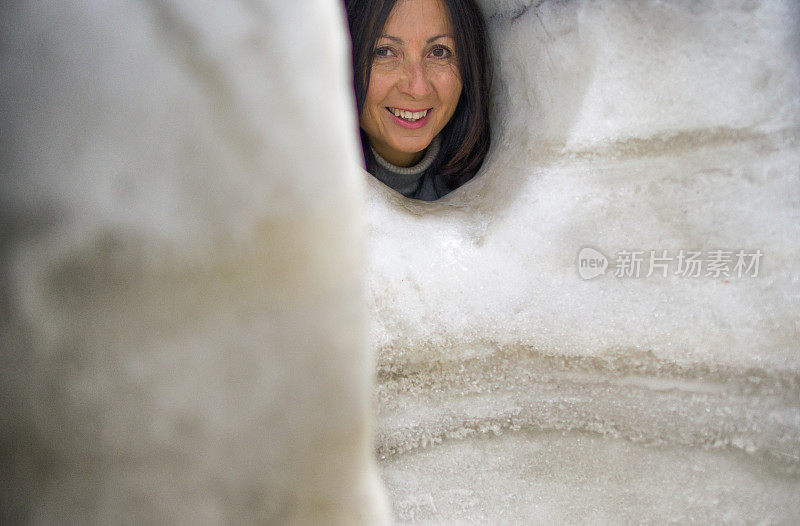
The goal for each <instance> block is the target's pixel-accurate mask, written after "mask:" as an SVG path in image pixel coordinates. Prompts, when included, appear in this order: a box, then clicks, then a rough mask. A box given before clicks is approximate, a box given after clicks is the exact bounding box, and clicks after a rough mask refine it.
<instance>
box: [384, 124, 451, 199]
mask: <svg viewBox="0 0 800 526" xmlns="http://www.w3.org/2000/svg"><path fill="white" fill-rule="evenodd" d="M440 145H441V140H440V139H439V136H438V135H437V136H436V137H434V139H433V141H431V144H430V145H429V146H428V148H427V149H426V150H425V155H424V156H423V157H422V159H421V160H420V161H419V162H418V163H417V164H415V165H414V166H409V167H408V168H403V167H401V166H395V165H393V164H392V163H390V162H389V161H387V160H386V159H384V158H383V157H381V156H380V154H379V153H378V152H376V151H375V148H373V147H372V145H370V149H371V150H372V155H374V156H375V161H376V162H377V163H378V166H377V167H376V169H375V173H374V174H372V175H374V176H375V177H376V178H377V179H378V180H379V181H381V182H382V183H383V184H385V185H386V186H388V187H390V188H393V189H394V190H397V191H398V192H400V193H401V194H403V195H404V196H406V197H411V196H412V195H414V193H415V192H416V191H417V189H418V188H419V186H420V181H421V180H422V177H423V176H424V175H425V172H426V171H427V170H428V168H430V167H431V165H432V164H433V161H434V160H435V159H436V156H437V155H438V153H439V147H440ZM434 198H435V197H434Z"/></svg>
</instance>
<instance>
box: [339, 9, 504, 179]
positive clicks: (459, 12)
mask: <svg viewBox="0 0 800 526" xmlns="http://www.w3.org/2000/svg"><path fill="white" fill-rule="evenodd" d="M395 2H396V0H345V6H346V8H347V22H348V24H349V26H350V36H351V38H352V41H353V70H354V71H353V86H354V88H355V94H356V105H357V106H358V114H359V115H361V112H362V110H363V108H364V101H365V99H366V97H367V90H368V89H369V78H370V71H371V69H372V61H373V59H374V50H375V43H376V42H377V41H378V38H379V36H380V35H381V33H382V31H383V28H384V26H385V25H386V20H387V19H388V18H389V14H390V13H391V11H392V8H394V4H395ZM442 2H443V3H444V5H445V8H446V9H447V12H448V14H449V16H450V22H451V24H452V26H453V36H454V39H455V45H456V56H457V57H458V69H459V73H460V74H461V82H462V86H463V87H462V90H461V97H460V98H459V101H458V105H457V106H456V110H455V113H453V116H452V117H451V118H450V121H449V122H448V123H447V125H446V126H445V127H444V128H443V129H442V131H441V133H440V136H441V139H442V144H441V148H440V150H439V155H438V156H437V158H436V160H435V161H434V165H433V166H434V167H435V168H434V169H435V170H436V173H438V174H439V175H440V176H442V177H444V178H445V181H446V183H447V187H448V188H449V189H450V190H454V189H455V188H458V187H459V186H461V185H462V184H464V183H466V182H467V181H469V180H470V179H472V177H473V176H474V175H475V173H477V171H478V169H479V168H480V167H481V164H482V163H483V159H484V157H486V152H487V151H488V150H489V143H490V130H489V93H490V90H491V84H492V71H491V63H490V57H489V47H488V36H487V31H486V23H485V22H484V19H483V15H482V14H481V11H480V8H479V7H478V6H477V5H476V4H475V0H442ZM361 144H362V147H363V150H364V160H365V162H366V165H367V170H368V171H370V172H373V167H374V165H375V158H374V156H373V155H372V151H371V149H370V148H369V141H368V139H367V137H366V134H365V133H364V132H363V130H362V132H361Z"/></svg>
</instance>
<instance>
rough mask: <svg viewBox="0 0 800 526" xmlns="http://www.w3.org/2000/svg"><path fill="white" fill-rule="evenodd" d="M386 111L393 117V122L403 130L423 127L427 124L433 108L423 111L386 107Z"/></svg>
mask: <svg viewBox="0 0 800 526" xmlns="http://www.w3.org/2000/svg"><path fill="white" fill-rule="evenodd" d="M386 110H387V111H388V112H389V113H390V114H391V115H392V117H394V121H395V122H396V123H397V124H399V125H400V126H402V127H403V128H408V129H417V128H421V127H423V126H425V124H426V123H427V122H428V115H429V114H430V112H431V111H432V110H433V108H428V109H424V110H406V109H402V108H390V107H387V108H386Z"/></svg>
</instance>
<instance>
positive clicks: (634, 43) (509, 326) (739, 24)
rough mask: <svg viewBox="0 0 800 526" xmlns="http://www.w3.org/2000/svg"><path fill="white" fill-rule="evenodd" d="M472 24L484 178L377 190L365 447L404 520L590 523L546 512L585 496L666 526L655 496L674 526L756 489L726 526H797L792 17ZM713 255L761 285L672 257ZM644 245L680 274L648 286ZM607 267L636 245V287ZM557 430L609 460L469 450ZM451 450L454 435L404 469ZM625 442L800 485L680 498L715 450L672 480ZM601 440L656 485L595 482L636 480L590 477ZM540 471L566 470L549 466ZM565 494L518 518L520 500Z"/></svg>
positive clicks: (562, 13) (597, 12) (691, 11)
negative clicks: (487, 67) (485, 142)
mask: <svg viewBox="0 0 800 526" xmlns="http://www.w3.org/2000/svg"><path fill="white" fill-rule="evenodd" d="M483 8H484V12H485V14H486V17H487V20H488V23H489V29H490V32H491V37H492V40H493V43H494V48H495V53H496V64H495V70H496V86H495V92H494V100H493V104H494V106H493V116H494V121H493V124H494V128H493V130H494V144H493V147H492V150H491V152H490V154H489V157H488V159H487V161H486V163H485V166H484V168H483V170H482V173H481V174H480V176H479V177H477V178H476V179H475V180H473V181H471V182H470V183H469V184H467V185H466V186H465V187H463V188H461V189H459V190H457V191H456V192H454V193H452V194H450V195H449V196H447V197H445V198H444V199H443V200H441V201H440V202H436V203H432V204H426V203H418V202H410V201H407V200H404V199H400V198H397V197H396V196H395V195H393V194H391V192H389V191H387V190H386V189H385V188H384V187H382V186H381V185H379V184H377V183H375V182H374V181H373V182H371V184H370V200H369V217H370V241H371V249H372V255H371V268H370V274H369V286H370V291H371V307H372V320H373V326H372V340H373V342H374V344H375V346H376V348H377V350H378V353H379V375H380V382H379V387H378V391H377V398H376V399H377V402H376V403H377V407H378V413H379V420H378V452H379V454H380V455H381V458H383V459H384V475H385V477H386V479H387V481H388V483H389V486H390V492H391V494H392V497H393V500H394V509H395V516H396V518H397V519H398V522H400V523H406V522H408V523H420V524H426V523H440V522H444V523H449V522H448V521H454V522H457V521H458V520H467V519H466V518H467V517H469V516H477V517H486V521H487V522H486V523H507V522H505V521H510V522H512V523H513V522H515V521H524V520H533V522H536V521H537V520H541V521H542V522H551V521H555V522H560V521H564V522H569V523H575V522H578V523H580V522H583V521H586V520H589V521H590V522H592V520H593V519H592V517H593V516H592V515H591V514H590V513H589V508H587V509H586V510H585V513H581V512H580V511H576V510H575V509H574V508H573V509H571V510H570V509H566V508H563V507H560V506H568V503H569V502H577V500H579V498H580V496H581V495H588V494H592V492H593V491H595V489H593V488H597V487H598V486H597V485H598V484H599V487H602V488H608V498H609V499H618V500H612V503H611V504H608V503H605V504H604V505H603V506H602V507H594V508H593V509H595V510H603V509H606V506H608V508H607V509H608V510H609V513H610V514H609V515H602V514H601V515H597V516H594V517H595V518H596V519H597V521H598V522H605V521H609V522H611V523H614V520H613V517H617V519H625V520H628V521H631V522H634V523H646V522H649V521H653V520H656V521H659V520H660V519H656V518H655V517H656V516H654V515H653V511H652V510H654V509H655V507H654V506H653V505H648V504H642V503H647V502H649V503H654V502H656V501H664V500H666V501H667V502H671V503H672V505H674V506H675V508H674V509H677V508H678V507H683V508H685V509H688V510H690V511H688V512H686V514H684V515H668V516H670V517H674V518H676V520H679V521H684V520H685V521H690V520H694V521H700V522H703V521H708V520H710V521H712V522H714V521H721V520H723V518H722V517H723V516H722V515H721V514H719V513H718V512H719V509H718V508H716V507H715V506H716V505H715V504H713V503H714V502H717V503H719V502H721V498H720V494H713V493H714V491H715V490H712V489H709V491H708V493H706V494H703V493H702V492H700V493H697V494H695V495H691V494H688V493H685V488H689V487H695V486H698V485H703V484H705V487H706V488H723V489H724V490H723V489H720V490H719V492H720V493H722V492H727V494H729V495H730V494H732V493H736V492H739V493H737V494H740V495H749V496H750V497H752V498H751V499H750V500H747V499H744V500H743V501H744V502H747V503H748V505H747V506H746V507H745V508H746V509H740V508H737V510H739V511H733V512H732V513H733V515H731V517H729V520H733V521H734V522H736V521H742V522H749V521H753V522H758V521H760V520H766V522H768V523H769V522H777V523H783V522H793V521H795V520H797V517H798V516H800V510H798V507H797V504H796V502H795V503H794V504H792V499H793V497H791V496H792V495H796V494H797V491H798V487H800V482H799V481H798V479H797V478H796V476H797V473H798V465H799V464H798V459H800V404H799V403H798V399H800V386H799V385H798V384H799V382H798V375H799V374H800V343H799V342H800V263H799V261H800V242H799V241H800V148H798V140H800V31H798V27H800V4H798V3H797V2H794V1H777V2H766V1H764V2H750V1H747V2H744V1H742V2H734V1H729V2H728V1H726V2H714V3H707V2H706V3H697V2H683V1H669V2H634V3H631V2H624V1H604V2H583V1H573V2H529V1H528V2H523V1H503V0H498V1H485V2H483ZM584 247H591V248H593V249H595V250H598V251H599V252H601V253H602V254H603V255H604V256H605V257H606V258H607V260H608V264H609V267H608V268H607V270H606V273H605V274H604V275H600V276H597V277H595V278H594V279H582V277H581V276H580V275H579V272H578V253H579V251H580V250H581V249H582V248H584ZM718 249H721V250H724V251H731V252H734V253H735V252H736V251H738V250H743V251H745V252H746V253H754V252H755V251H757V250H760V251H761V253H762V254H763V257H762V258H761V260H760V269H759V272H758V275H757V276H752V275H749V276H747V275H745V276H742V277H738V276H737V275H736V274H735V273H734V274H732V275H730V276H725V275H719V276H718V277H713V274H714V273H713V272H711V275H710V276H709V275H707V273H708V270H709V269H708V267H707V266H705V264H704V266H703V267H702V271H701V275H700V276H698V277H688V276H684V275H682V274H681V273H679V272H678V270H679V269H678V267H677V263H678V262H677V261H676V260H675V259H674V258H676V257H677V256H678V254H679V253H680V251H681V250H684V251H685V252H688V251H700V252H702V258H707V257H708V254H709V253H710V252H712V251H715V250H718ZM651 250H654V251H656V254H657V255H662V251H667V257H672V258H673V260H672V261H670V262H669V263H668V268H667V275H666V276H663V275H662V272H661V271H660V270H658V269H657V270H656V271H655V272H654V273H653V274H652V275H650V277H646V275H647V274H648V271H649V268H648V261H647V258H648V256H649V255H650V254H649V251H651ZM620 251H643V254H642V256H643V259H644V261H643V262H642V264H641V265H642V266H641V269H640V272H639V277H636V276H635V275H631V276H629V277H616V276H615V275H614V274H615V272H616V262H617V261H618V258H617V256H618V253H619V252H620ZM730 267H731V268H732V267H733V263H731V264H730ZM551 431H555V432H558V433H560V432H570V433H573V432H577V433H589V434H591V435H592V436H594V437H606V438H608V440H612V439H617V438H621V439H624V441H623V444H628V445H625V446H620V445H615V443H610V442H609V443H605V442H602V440H601V442H592V440H595V439H591V440H589V439H585V440H587V442H586V443H587V444H588V443H589V442H591V443H592V444H597V445H595V446H591V445H587V446H586V448H585V449H583V451H584V453H585V454H584V455H583V456H582V455H581V454H580V453H579V452H578V451H580V450H581V448H580V447H572V446H570V445H568V442H569V440H567V441H566V442H564V444H567V445H563V444H562V445H563V447H562V445H559V444H560V443H559V442H558V441H557V440H555V441H551V438H547V436H545V438H542V439H541V441H539V442H537V441H538V440H540V438H537V437H539V435H514V437H513V438H507V439H503V440H504V442H503V443H504V444H506V445H507V447H506V448H505V449H504V448H503V447H500V446H497V445H495V443H493V442H492V441H491V440H490V441H488V442H486V441H481V440H478V438H474V437H482V436H484V433H489V435H491V434H493V433H503V432H516V433H523V432H525V433H529V432H534V433H538V432H545V433H546V432H551ZM523 436H525V437H528V438H521V437H523ZM543 436H544V435H543ZM548 436H549V435H548ZM470 437H472V438H470ZM531 437H533V438H531ZM448 440H458V441H459V442H458V443H447V444H446V445H443V446H435V447H434V448H433V449H432V450H431V451H430V452H421V451H418V448H420V447H421V446H431V445H434V444H440V443H442V442H443V441H444V442H447V441H448ZM536 444H538V446H537V445H536ZM632 444H644V445H646V446H664V447H667V446H669V447H686V448H690V449H688V450H687V453H686V455H689V456H691V455H694V454H695V453H694V452H695V451H704V450H707V449H714V450H719V451H720V452H725V453H724V454H728V453H731V452H740V451H745V452H748V454H750V455H753V457H752V458H753V459H755V460H753V464H748V465H745V464H741V465H737V467H736V468H735V470H739V471H741V472H745V471H747V470H749V469H753V466H762V467H761V468H758V469H764V470H766V471H765V473H766V472H769V473H774V472H779V473H783V474H785V473H794V475H791V477H795V478H789V479H782V478H781V477H783V476H784V475H780V476H777V475H776V476H777V477H778V479H780V481H781V482H780V483H779V482H775V483H774V484H773V483H772V482H768V481H773V480H774V479H771V478H770V476H771V475H770V476H766V475H765V477H766V478H763V479H760V480H761V484H762V485H760V486H757V485H751V486H748V484H749V483H747V484H745V483H744V482H742V481H743V480H744V479H743V478H742V479H736V478H735V477H721V478H713V477H710V476H704V478H703V477H701V479H700V480H704V482H702V483H698V482H693V483H688V482H687V484H685V485H684V486H681V484H677V485H676V484H675V483H674V482H672V483H670V482H669V481H670V480H672V481H675V480H678V479H679V478H680V477H679V476H678V475H677V474H678V473H679V472H681V471H682V470H684V469H686V470H691V469H693V466H694V465H698V466H699V465H701V464H705V463H707V462H708V463H709V465H710V464H713V462H711V461H710V460H708V458H710V457H708V458H707V459H706V460H703V461H702V462H699V464H692V463H691V462H688V461H687V464H686V465H682V467H680V468H679V467H675V470H674V471H673V472H672V475H670V474H669V472H668V471H667V470H668V468H667V467H666V466H662V467H661V468H655V467H654V466H655V465H657V463H655V464H654V463H653V460H652V459H653V458H654V457H649V455H650V453H648V450H647V449H642V450H638V449H636V447H638V446H634V445H632ZM620 447H624V448H627V449H626V451H628V454H630V455H632V456H633V457H635V458H639V459H640V460H641V462H640V463H639V465H649V466H651V468H650V472H651V473H652V474H653V475H654V476H653V479H652V480H653V482H652V483H651V484H650V485H647V484H644V485H641V484H637V485H633V482H632V483H631V485H626V484H625V483H622V485H621V486H620V487H619V490H618V492H616V493H615V491H617V490H615V489H614V486H613V485H605V486H604V485H603V484H611V483H610V482H608V480H609V477H610V479H613V480H619V481H624V480H627V478H628V477H631V479H630V480H634V479H636V480H640V482H641V480H644V479H646V478H647V476H648V473H647V472H642V473H640V474H637V475H634V474H633V473H632V472H631V471H630V469H631V466H630V465H627V467H625V464H624V463H620V462H616V461H615V460H613V459H611V458H609V459H608V461H607V462H606V464H605V466H606V469H607V470H608V472H607V474H606V475H607V477H606V478H600V479H597V480H594V481H587V480H586V478H585V475H584V473H585V472H587V470H588V471H591V470H593V469H596V468H592V467H590V466H591V462H592V461H593V460H592V459H593V458H594V460H597V458H601V457H603V456H604V455H608V454H609V453H608V452H609V451H616V450H618V448H620ZM437 448H441V449H437ZM526 448H527V449H526ZM691 448H699V449H691ZM517 450H519V451H522V450H525V451H534V450H538V451H542V452H543V455H545V458H544V459H542V460H541V463H540V464H538V466H539V467H537V464H536V463H535V462H534V461H532V460H530V459H529V458H525V457H524V455H523V456H521V457H520V456H517V455H516V454H515V451H517ZM437 451H438V452H439V453H436V452H437ZM404 452H409V453H405V454H404ZM489 452H492V453H489ZM498 452H499V453H498ZM662 453H663V454H666V453H665V452H663V451H662ZM662 453H658V454H662ZM655 454H656V453H653V455H655ZM670 454H672V453H670ZM698 454H699V453H698ZM709 454H710V453H709ZM715 454H716V453H715ZM731 454H733V453H731ZM476 458H484V459H486V462H487V464H486V465H483V464H474V463H472V462H473V461H472V460H468V459H476ZM548 458H549V459H550V460H551V461H552V462H553V464H550V465H563V467H564V470H563V471H561V472H560V473H559V472H557V471H553V470H543V468H542V466H544V465H545V464H546V463H547V462H548V461H547V460H546V459H548ZM687 458H688V457H687ZM726 458H729V459H732V458H734V457H726ZM736 458H737V459H738V458H739V457H736ZM512 459H515V460H512ZM495 460H496V463H495ZM738 461H739V460H735V461H734V460H731V462H734V463H735V462H738ZM771 461H775V462H777V466H778V467H775V468H774V469H775V470H777V471H772V469H773V468H772V467H770V468H766V467H763V466H767V465H770V464H769V462H771ZM721 462H727V460H722V461H721ZM742 462H744V461H742ZM762 462H763V463H762ZM658 469H662V472H660V473H659V472H658ZM726 469H727V468H726ZM515 470H516V471H515ZM735 470H734V471H735ZM703 472H704V471H703ZM522 473H528V474H529V475H528V476H529V477H532V478H526V476H525V475H523V474H522ZM411 474H413V475H411ZM493 477H494V478H493ZM637 477H641V479H640V478H637ZM437 480H438V481H439V482H438V483H437V484H434V481H437ZM581 480H583V482H581ZM603 480H605V481H606V482H605V483H604V482H602V481H603ZM787 480H790V481H791V482H788V483H787V484H788V485H782V484H784V483H785V482H786V481H787ZM412 481H415V482H412ZM421 481H424V482H421ZM476 481H482V482H478V483H476ZM504 481H508V483H505V482H504ZM511 481H518V484H517V485H516V486H515V485H514V484H513V483H512V482H511ZM659 481H660V482H659ZM565 484H566V487H569V488H572V489H571V490H567V489H564V490H563V491H565V492H566V493H565V494H564V495H561V496H559V497H557V498H555V497H554V500H550V501H549V502H544V503H543V505H548V504H549V508H547V509H548V510H549V511H548V512H547V513H545V510H544V509H543V508H539V510H538V511H539V512H541V513H539V514H538V515H537V514H535V513H533V507H534V506H533V502H531V499H533V498H534V497H533V496H532V495H533V494H541V495H545V501H547V499H548V497H547V496H548V495H549V496H551V497H553V496H554V495H557V494H558V491H556V489H554V488H559V487H560V488H564V487H565V486H564V485H565ZM740 484H741V485H740ZM753 484H755V483H753ZM570 491H574V493H569V492H570ZM597 491H598V492H599V493H598V498H600V494H602V493H603V490H597ZM612 495H615V496H612ZM625 495H629V496H630V495H636V497H629V498H627V500H626V497H625ZM631 498H633V500H631ZM773 498H774V499H777V501H774V502H773V501H771V500H770V499H773ZM778 501H780V503H782V504H781V505H778V504H776V502H778ZM499 502H505V503H506V505H503V504H500V503H499ZM637 502H638V503H639V504H637ZM770 502H772V503H771V504H770ZM453 503H457V504H453ZM487 503H498V504H496V505H494V504H487ZM559 503H560V504H559ZM676 503H683V504H680V505H678V504H676ZM692 503H694V504H692ZM487 506H488V507H487ZM775 506H777V508H776V507H775ZM687 507H688V508H687ZM448 510H449V512H448ZM692 510H694V511H692ZM757 510H776V511H775V514H773V515H759V511H757ZM448 513H452V514H448ZM515 513H516V514H515ZM598 513H599V512H598ZM614 513H616V515H615V514H614ZM748 513H749V514H748ZM771 513H772V512H771ZM471 514H472V515H471ZM475 514H477V515H475ZM526 517H527V519H526ZM536 517H538V519H536ZM603 517H605V518H603ZM680 517H683V518H682V519H681V518H680ZM770 517H771V518H770ZM662 518H663V517H662Z"/></svg>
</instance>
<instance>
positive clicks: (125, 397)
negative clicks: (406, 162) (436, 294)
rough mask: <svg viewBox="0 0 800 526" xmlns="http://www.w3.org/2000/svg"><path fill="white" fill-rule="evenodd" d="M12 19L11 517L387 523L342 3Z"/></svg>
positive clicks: (4, 358)
mask: <svg viewBox="0 0 800 526" xmlns="http://www.w3.org/2000/svg"><path fill="white" fill-rule="evenodd" d="M0 12H2V22H1V23H0V24H1V25H0V27H1V28H2V33H0V42H1V44H0V49H2V53H1V54H0V61H2V62H0V76H1V77H2V80H0V108H2V110H0V113H1V114H2V116H3V117H2V118H3V133H2V141H0V148H1V150H0V151H1V152H2V154H1V155H0V158H2V163H1V165H0V170H2V183H1V184H2V193H0V196H2V197H1V199H2V204H0V216H1V217H2V238H1V239H2V250H1V251H0V276H2V277H0V290H2V310H0V337H1V338H2V345H0V347H2V352H0V401H1V402H0V403H1V404H2V414H1V415H0V417H1V418H2V420H0V523H2V524H28V523H29V524H102V525H108V524H153V525H155V524H198V525H199V524H302V525H306V524H369V525H373V524H384V523H386V520H387V518H388V515H387V513H386V511H387V509H386V507H385V504H384V502H385V501H384V500H383V498H382V493H381V490H380V482H379V479H378V473H377V468H376V466H375V462H374V459H373V456H372V451H373V449H372V442H371V437H372V434H371V432H370V419H371V418H370V404H369V397H370V392H371V387H372V380H373V362H372V361H371V360H370V358H369V349H368V347H367V340H366V334H367V333H366V328H367V312H366V309H365V306H364V303H365V289H364V283H363V281H364V280H363V275H364V265H363V263H362V261H363V256H362V252H363V250H364V237H363V236H364V230H363V228H362V226H363V219H362V218H363V196H364V191H363V190H364V187H363V184H362V180H361V178H360V177H359V176H360V173H359V162H360V161H359V156H360V153H359V146H358V139H357V136H356V133H355V131H356V129H357V124H356V118H355V113H354V112H353V110H352V108H353V105H354V103H353V95H352V83H351V80H350V79H351V74H350V73H349V65H348V64H349V43H348V41H347V38H346V32H345V25H346V24H345V18H344V10H343V7H342V5H341V4H340V3H339V2H336V1H333V0H311V1H307V2H302V3H289V2H284V1H281V0H278V1H273V0H268V1H253V2H231V1H226V0H213V1H199V2H197V1H188V0H168V1H146V2H123V1H118V0H108V1H105V0H104V1H101V2H97V1H88V0H86V1H83V0H79V1H74V2H56V1H26V2H4V3H3V6H2V7H0ZM323 106H324V107H325V108H326V110H325V119H326V120H325V121H321V120H320V108H321V107H323ZM322 122H329V123H333V124H331V125H323V124H322Z"/></svg>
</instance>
